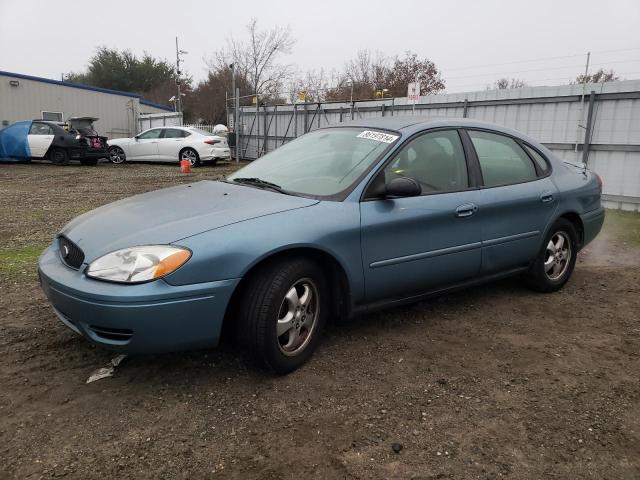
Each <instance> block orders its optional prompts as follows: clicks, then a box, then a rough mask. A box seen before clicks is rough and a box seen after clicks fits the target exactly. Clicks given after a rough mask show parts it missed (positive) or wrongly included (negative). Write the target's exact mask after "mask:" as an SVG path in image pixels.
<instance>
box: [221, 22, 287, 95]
mask: <svg viewBox="0 0 640 480" xmlns="http://www.w3.org/2000/svg"><path fill="white" fill-rule="evenodd" d="M247 33H248V39H246V40H238V39H235V38H233V37H231V38H228V39H227V45H226V48H223V49H220V50H218V51H216V52H214V57H213V61H210V62H208V64H209V68H210V69H211V70H214V69H215V68H218V69H220V68H223V67H224V66H228V65H229V64H231V63H233V64H234V65H235V67H236V71H237V72H238V74H239V76H241V77H243V78H246V79H247V81H248V82H249V84H250V85H251V87H252V89H253V92H252V93H258V94H260V95H263V96H265V97H274V96H276V95H277V93H278V91H279V90H281V89H282V86H283V85H284V84H285V82H286V80H287V79H288V78H289V77H290V76H291V66H290V65H285V64H280V63H279V60H280V58H281V57H282V56H283V55H286V54H288V53H290V52H291V48H292V47H293V45H294V43H295V40H294V39H293V38H292V36H291V29H290V28H289V27H288V26H287V27H280V26H275V27H273V28H272V29H269V30H260V29H259V28H258V21H257V20H256V19H255V18H254V19H252V20H251V22H250V23H249V24H248V25H247Z"/></svg>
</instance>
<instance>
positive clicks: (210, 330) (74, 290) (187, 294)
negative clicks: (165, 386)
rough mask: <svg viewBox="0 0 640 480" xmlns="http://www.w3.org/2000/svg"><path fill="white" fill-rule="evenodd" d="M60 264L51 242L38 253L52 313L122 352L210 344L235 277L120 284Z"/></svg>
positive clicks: (216, 334)
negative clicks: (188, 282)
mask: <svg viewBox="0 0 640 480" xmlns="http://www.w3.org/2000/svg"><path fill="white" fill-rule="evenodd" d="M84 268H85V266H83V267H82V268H81V269H80V270H79V271H78V270H73V269H71V268H69V267H67V266H66V265H64V264H63V263H62V262H61V261H60V259H59V256H58V252H57V250H56V249H55V247H54V246H52V247H49V248H48V249H47V250H45V252H44V253H43V254H42V256H41V257H40V261H39V276H40V283H41V286H42V289H43V291H44V293H45V295H46V296H47V298H48V299H49V301H50V302H51V305H52V306H53V308H54V310H55V312H56V315H57V316H58V318H59V319H60V320H61V321H62V323H64V324H65V325H66V326H67V327H69V328H70V329H72V330H73V331H75V332H76V333H78V334H80V335H82V336H83V337H85V338H86V339H87V340H89V341H90V342H92V343H94V344H97V345H101V346H103V347H106V348H108V349H111V350H115V351H119V352H123V353H136V354H137V353H161V352H172V351H180V350H193V349H198V348H207V347H214V346H215V345H216V344H217V343H218V340H219V337H220V331H221V328H222V321H223V319H224V314H225V311H226V308H227V304H228V302H229V299H230V298H231V294H232V293H233V290H234V288H235V286H236V285H237V283H238V281H237V280H223V281H217V282H207V283H201V284H194V285H180V286H174V285H169V284H168V283H167V282H165V281H164V280H157V281H155V282H150V283H145V284H140V285H122V284H115V283H108V282H101V281H97V280H93V279H90V278H88V277H86V276H85V275H84V273H83V270H84Z"/></svg>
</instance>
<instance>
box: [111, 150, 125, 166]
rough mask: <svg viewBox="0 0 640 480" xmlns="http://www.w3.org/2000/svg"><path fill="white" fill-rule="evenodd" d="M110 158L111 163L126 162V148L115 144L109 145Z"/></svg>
mask: <svg viewBox="0 0 640 480" xmlns="http://www.w3.org/2000/svg"><path fill="white" fill-rule="evenodd" d="M109 160H110V161H111V163H114V164H116V165H119V164H121V163H124V162H126V160H127V156H126V155H125V153H124V150H122V149H121V148H120V147H116V146H113V147H109Z"/></svg>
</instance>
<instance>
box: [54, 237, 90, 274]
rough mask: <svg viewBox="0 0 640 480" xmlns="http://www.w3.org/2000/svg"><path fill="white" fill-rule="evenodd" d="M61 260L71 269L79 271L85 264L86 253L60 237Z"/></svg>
mask: <svg viewBox="0 0 640 480" xmlns="http://www.w3.org/2000/svg"><path fill="white" fill-rule="evenodd" d="M58 248H59V250H60V258H61V259H62V261H63V262H64V263H65V264H66V265H68V266H70V267H71V268H75V269H78V268H80V266H81V265H82V262H84V252H83V251H82V250H81V249H80V247H78V246H77V245H76V244H75V243H73V242H72V241H71V240H69V239H68V238H66V237H58Z"/></svg>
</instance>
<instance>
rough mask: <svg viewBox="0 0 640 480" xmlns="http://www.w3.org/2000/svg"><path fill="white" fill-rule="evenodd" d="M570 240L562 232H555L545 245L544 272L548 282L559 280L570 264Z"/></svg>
mask: <svg viewBox="0 0 640 480" xmlns="http://www.w3.org/2000/svg"><path fill="white" fill-rule="evenodd" d="M571 255H572V251H571V239H570V238H569V236H568V235H567V234H566V233H565V232H563V231H558V232H556V233H555V234H554V235H553V236H552V237H551V239H550V240H549V243H548V244H547V248H546V252H545V261H544V272H545V274H546V276H547V278H549V280H554V281H555V280H558V279H559V278H561V277H562V276H563V275H564V274H565V272H566V271H567V269H568V268H569V264H570V263H571Z"/></svg>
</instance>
